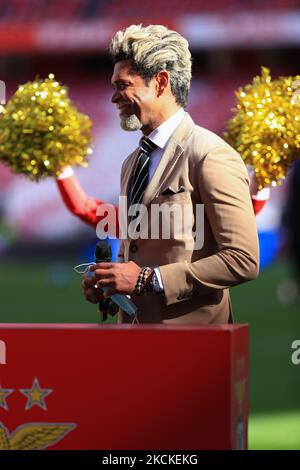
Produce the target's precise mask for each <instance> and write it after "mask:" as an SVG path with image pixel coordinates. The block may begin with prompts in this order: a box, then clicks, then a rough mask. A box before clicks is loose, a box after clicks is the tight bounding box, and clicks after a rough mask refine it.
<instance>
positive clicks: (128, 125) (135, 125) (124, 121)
mask: <svg viewBox="0 0 300 470" xmlns="http://www.w3.org/2000/svg"><path fill="white" fill-rule="evenodd" d="M121 127H122V129H123V130H124V131H138V130H140V129H141V128H142V127H143V124H142V123H141V121H140V120H139V118H138V117H137V116H136V115H135V114H131V115H130V116H125V117H122V118H121Z"/></svg>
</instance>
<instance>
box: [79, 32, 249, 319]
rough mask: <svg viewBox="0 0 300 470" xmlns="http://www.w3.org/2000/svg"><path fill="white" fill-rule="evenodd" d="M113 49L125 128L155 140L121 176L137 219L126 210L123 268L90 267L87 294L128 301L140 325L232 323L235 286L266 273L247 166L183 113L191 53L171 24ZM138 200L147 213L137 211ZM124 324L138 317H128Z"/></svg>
mask: <svg viewBox="0 0 300 470" xmlns="http://www.w3.org/2000/svg"><path fill="white" fill-rule="evenodd" d="M110 51H111V56H112V58H113V62H114V64H115V66H114V71H113V76H112V86H113V88H114V94H113V97H112V102H113V103H114V104H116V106H117V108H118V109H119V113H120V119H121V127H122V128H123V129H125V130H128V131H133V130H141V131H142V134H143V136H144V137H145V136H147V139H145V140H143V141H142V143H141V145H140V148H138V149H137V150H136V151H135V152H134V153H132V154H131V155H129V157H128V158H127V159H126V160H125V162H124V164H123V167H122V171H121V196H122V197H123V199H122V200H124V198H127V197H128V198H129V204H128V206H129V215H128V211H127V208H125V210H123V211H122V210H121V209H120V213H121V219H122V220H121V225H123V228H124V225H125V226H126V225H127V224H128V225H129V227H128V229H127V228H126V227H125V229H126V230H124V233H123V234H122V235H123V239H122V241H121V255H122V256H123V258H124V262H122V263H98V264H97V265H95V266H94V267H93V268H91V270H92V271H93V274H94V275H93V277H92V278H88V277H86V278H85V279H84V281H83V288H84V294H85V297H86V298H87V300H89V301H91V302H98V301H99V296H100V295H101V288H102V287H106V288H107V287H108V291H107V292H106V295H107V296H108V295H110V294H112V293H123V294H130V295H131V296H132V300H133V301H134V303H135V304H136V305H137V307H138V321H139V322H140V323H161V322H163V323H166V324H209V323H227V322H228V321H230V320H231V318H232V312H231V304H230V298H229V290H228V289H229V287H232V286H235V285H237V284H240V283H242V282H245V281H248V280H251V279H254V278H255V277H256V276H257V274H258V239H257V230H256V223H255V217H254V212H253V207H252V203H251V198H250V193H249V181H248V176H247V171H246V168H245V165H244V163H243V161H242V159H241V158H240V156H239V155H238V154H237V153H236V152H235V151H234V150H233V149H232V148H231V147H230V146H229V145H228V144H226V142H224V141H223V140H222V139H221V138H220V137H218V136H217V135H215V134H213V133H212V132H210V131H208V130H206V129H204V128H201V127H199V126H197V125H195V123H194V122H193V121H192V119H191V117H190V116H189V115H188V114H187V113H185V112H184V107H185V106H186V104H187V97H188V92H189V88H190V80H191V55H190V52H189V49H188V43H187V41H186V40H185V39H184V38H183V37H182V36H180V35H179V34H178V33H176V32H175V31H170V30H168V29H167V28H165V27H163V26H148V27H142V26H131V27H129V28H127V29H126V30H124V31H119V32H118V33H117V34H116V35H115V37H114V38H113V40H112V43H111V48H110ZM203 112H204V110H203ZM145 144H146V147H148V146H149V148H148V151H149V152H148V154H147V149H145ZM143 145H144V147H143ZM143 157H144V158H145V160H142V158H143ZM137 203H138V204H140V205H142V206H143V207H142V209H143V210H141V209H140V210H139V211H137V212H135V211H134V210H133V211H132V209H135V208H136V204H137ZM153 208H156V209H157V208H158V211H159V214H160V215H159V217H157V211H156V212H155V210H152V209H153ZM130 211H131V212H130ZM178 214H179V216H178ZM180 221H181V222H180ZM178 226H180V227H181V228H182V230H181V231H180V230H179V231H178ZM164 229H168V230H166V232H165V233H164V234H163V232H164ZM168 232H169V233H168ZM166 233H167V236H166ZM197 237H198V238H197ZM199 239H200V240H199ZM147 268H148V269H147ZM99 288H100V289H99ZM122 321H123V322H131V321H132V318H131V317H129V316H127V315H125V314H123V318H122Z"/></svg>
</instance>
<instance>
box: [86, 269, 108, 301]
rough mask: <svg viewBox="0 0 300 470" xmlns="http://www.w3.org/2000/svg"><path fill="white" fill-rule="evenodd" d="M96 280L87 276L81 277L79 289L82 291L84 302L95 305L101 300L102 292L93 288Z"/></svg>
mask: <svg viewBox="0 0 300 470" xmlns="http://www.w3.org/2000/svg"><path fill="white" fill-rule="evenodd" d="M96 282H97V280H96V279H95V278H94V276H93V277H90V276H88V275H87V274H84V275H83V280H82V283H81V287H82V289H83V295H84V297H85V299H86V300H88V301H89V302H92V303H93V304H97V303H98V302H99V301H100V300H101V298H103V292H102V290H101V289H99V288H97V287H95V284H96Z"/></svg>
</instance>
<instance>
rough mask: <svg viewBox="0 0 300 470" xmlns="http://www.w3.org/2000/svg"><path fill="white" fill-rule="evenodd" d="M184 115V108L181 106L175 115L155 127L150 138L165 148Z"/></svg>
mask: <svg viewBox="0 0 300 470" xmlns="http://www.w3.org/2000/svg"><path fill="white" fill-rule="evenodd" d="M184 115H185V111H184V109H183V108H180V109H179V110H178V111H176V113H175V114H173V116H171V117H170V118H169V119H167V120H166V121H165V122H163V123H162V124H161V125H160V126H158V127H157V128H156V129H154V131H152V132H151V133H150V134H149V135H148V139H150V140H151V141H152V142H153V143H154V144H156V145H157V146H158V147H159V148H161V149H164V148H165V146H166V145H167V142H168V140H169V138H170V137H171V135H172V134H173V132H174V131H175V129H176V127H177V126H178V125H179V124H180V122H181V121H182V119H183V118H184Z"/></svg>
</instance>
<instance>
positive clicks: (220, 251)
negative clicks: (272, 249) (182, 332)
mask: <svg viewBox="0 0 300 470" xmlns="http://www.w3.org/2000/svg"><path fill="white" fill-rule="evenodd" d="M195 170H196V168H195ZM197 181H198V189H199V192H200V196H201V199H202V203H203V204H204V212H205V218H204V220H205V222H204V223H207V224H209V226H210V230H211V233H212V236H213V238H214V240H215V245H216V249H215V250H214V253H213V254H212V255H210V256H207V257H204V258H201V259H198V260H197V261H194V262H186V261H183V262H178V263H173V264H168V265H164V266H160V271H161V275H162V280H163V285H164V291H165V301H166V304H167V305H169V304H173V303H175V302H177V301H179V300H180V299H181V298H182V295H183V296H184V295H186V296H189V295H190V294H191V293H193V295H200V296H202V295H206V294H208V293H210V292H211V291H212V290H215V289H225V288H229V287H231V286H235V285H237V284H240V283H242V282H245V281H249V280H251V279H254V278H255V277H256V276H257V275H258V264H259V261H258V259H259V255H258V252H259V249H258V236H257V229H256V222H255V216H254V211H253V207H252V202H251V197H250V192H249V180H248V175H247V171H246V167H245V165H244V163H243V161H242V159H241V158H240V156H239V155H238V154H237V153H236V152H235V151H234V150H233V149H232V148H231V147H229V146H222V147H218V148H215V149H213V150H212V151H211V152H209V153H208V154H207V155H206V156H205V157H204V158H203V159H202V160H200V161H199V163H198V168H197ZM205 242H206V241H205V239H204V245H205ZM178 297H180V299H179V298H178Z"/></svg>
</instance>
